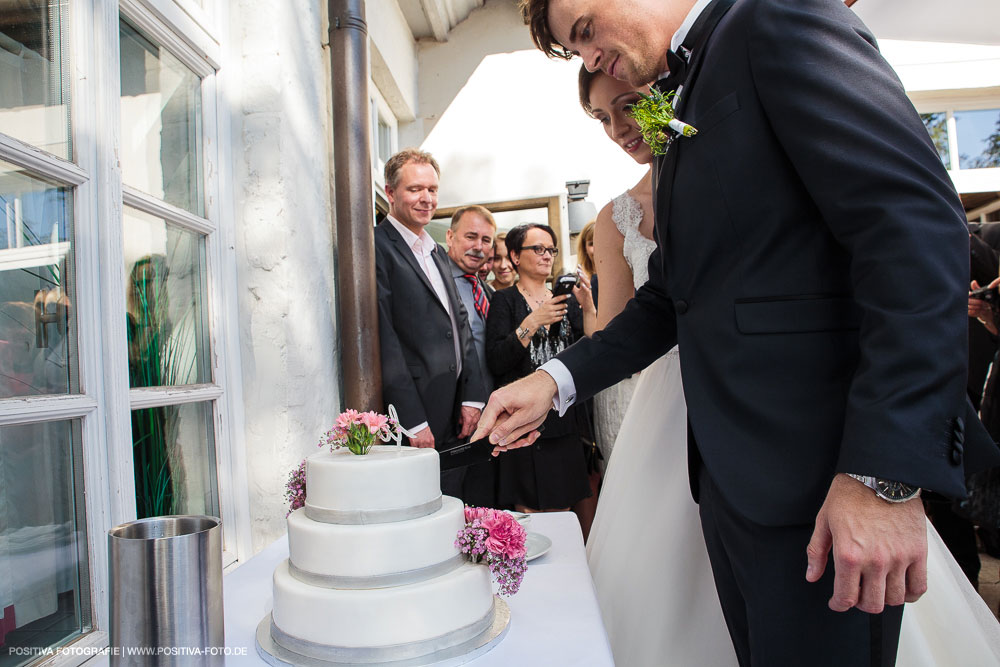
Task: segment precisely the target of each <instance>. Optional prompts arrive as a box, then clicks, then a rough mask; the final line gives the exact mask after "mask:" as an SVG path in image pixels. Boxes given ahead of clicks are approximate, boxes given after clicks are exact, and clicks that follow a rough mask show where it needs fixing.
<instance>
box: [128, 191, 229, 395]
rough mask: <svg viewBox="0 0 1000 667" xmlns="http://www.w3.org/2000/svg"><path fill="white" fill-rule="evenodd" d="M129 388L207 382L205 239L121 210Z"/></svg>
mask: <svg viewBox="0 0 1000 667" xmlns="http://www.w3.org/2000/svg"><path fill="white" fill-rule="evenodd" d="M124 223H125V234H124V238H125V272H126V282H125V289H126V294H125V305H126V309H127V312H126V314H125V316H126V319H127V322H128V325H127V332H128V367H129V385H130V386H131V387H133V388H135V387H159V386H176V385H184V384H200V383H203V382H211V380H212V374H211V369H210V368H209V363H208V353H209V345H208V327H207V308H206V299H205V294H206V291H207V286H206V276H205V238H204V237H203V236H202V235H201V234H198V233H196V232H192V231H189V230H186V229H182V228H180V227H177V226H176V225H172V224H169V223H168V222H166V221H165V220H163V219H162V218H158V217H155V216H152V215H149V214H148V213H143V212H142V211H138V210H136V209H133V208H127V207H126V208H125V214H124Z"/></svg>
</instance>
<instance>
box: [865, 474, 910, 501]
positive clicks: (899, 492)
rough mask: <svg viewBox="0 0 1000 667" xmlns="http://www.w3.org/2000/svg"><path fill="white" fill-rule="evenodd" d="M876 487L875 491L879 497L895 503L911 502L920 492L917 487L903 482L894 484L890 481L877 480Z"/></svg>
mask: <svg viewBox="0 0 1000 667" xmlns="http://www.w3.org/2000/svg"><path fill="white" fill-rule="evenodd" d="M875 486H876V488H875V491H876V492H877V493H878V495H880V496H882V497H883V498H885V499H886V500H890V501H893V502H900V501H903V500H909V499H910V498H912V497H913V496H915V495H916V494H917V491H918V489H917V487H915V486H910V485H909V484H903V483H902V482H893V481H892V480H888V479H876V480H875Z"/></svg>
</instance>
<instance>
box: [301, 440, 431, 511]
mask: <svg viewBox="0 0 1000 667" xmlns="http://www.w3.org/2000/svg"><path fill="white" fill-rule="evenodd" d="M440 497H441V479H440V463H439V461H438V453H437V451H435V450H434V449H415V448H413V447H396V446H395V445H376V446H375V447H372V449H371V451H369V452H368V453H367V454H365V455H362V456H359V455H356V454H352V453H351V452H350V451H348V450H347V449H338V450H336V451H334V452H330V451H323V452H320V453H318V454H314V455H313V456H310V457H309V458H308V459H307V461H306V507H307V508H313V509H314V510H320V511H324V510H326V511H331V512H344V511H346V512H356V511H368V512H371V511H375V512H378V511H382V510H407V509H411V508H420V507H423V506H427V505H429V504H433V503H435V502H437V501H438V499H439V498H440ZM438 504H439V503H438ZM431 511H433V510H431Z"/></svg>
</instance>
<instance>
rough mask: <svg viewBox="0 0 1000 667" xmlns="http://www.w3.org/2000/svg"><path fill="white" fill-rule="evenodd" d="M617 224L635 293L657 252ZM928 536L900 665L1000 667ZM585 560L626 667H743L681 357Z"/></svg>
mask: <svg viewBox="0 0 1000 667" xmlns="http://www.w3.org/2000/svg"><path fill="white" fill-rule="evenodd" d="M612 218H613V219H614V221H615V224H616V225H617V226H618V229H619V230H620V231H621V232H622V234H623V235H624V237H625V244H624V249H623V251H624V254H625V259H626V260H627V261H628V263H629V266H630V267H631V268H632V274H633V280H634V283H635V286H636V288H638V287H639V286H640V285H642V284H643V283H644V282H646V280H647V278H648V274H647V260H648V259H649V255H650V254H651V253H652V251H653V249H654V248H655V243H654V242H653V241H651V240H649V239H647V238H645V237H643V236H642V235H641V234H640V233H639V223H640V222H641V221H642V207H641V206H640V205H639V203H638V202H637V201H636V200H635V199H633V198H632V197H631V195H629V194H628V193H627V192H626V193H623V194H622V195H619V196H618V197H617V198H616V199H615V200H614V202H613V205H612ZM927 526H928V592H927V593H926V594H925V595H924V596H923V597H922V598H921V599H920V601H919V602H916V603H914V604H910V605H907V607H906V611H905V613H904V614H903V630H902V634H901V637H900V646H899V653H898V657H897V665H899V666H900V667H949V666H952V665H954V666H955V667H959V666H961V667H965V666H973V665H976V666H979V665H1000V624H998V622H997V620H996V618H995V617H994V616H993V615H992V614H991V613H990V611H989V609H987V607H986V605H985V603H984V602H983V601H982V599H981V598H980V597H979V595H978V594H977V593H976V592H975V590H973V588H972V586H971V585H970V584H969V582H968V580H967V579H966V578H965V575H964V574H963V573H962V571H961V569H960V568H959V567H958V564H957V563H956V562H955V560H954V559H953V558H952V557H951V554H950V553H948V550H947V548H946V547H945V546H944V543H943V542H941V539H940V537H938V534H937V532H936V531H935V530H934V529H933V528H932V527H931V526H930V523H929V522H928V524H927ZM587 559H588V562H589V564H590V571H591V574H592V576H593V578H594V585H595V587H596V590H597V599H598V602H599V604H600V607H601V614H602V615H603V617H604V625H605V628H606V629H607V631H608V638H609V640H610V642H611V650H612V653H613V654H614V658H615V662H616V663H617V664H618V665H622V666H623V667H647V666H648V667H659V666H661V665H678V666H686V665H697V666H699V667H701V666H703V667H736V665H737V660H736V653H735V651H734V650H733V646H732V643H731V641H730V639H729V632H728V630H727V629H726V624H725V620H724V619H723V616H722V608H721V606H720V604H719V600H718V596H717V594H716V590H715V582H714V580H713V578H712V569H711V566H710V564H709V560H708V552H707V550H706V548H705V542H704V539H703V537H702V533H701V521H700V519H699V517H698V506H697V505H696V504H695V503H694V501H693V500H692V498H691V491H690V486H689V484H688V473H687V408H686V406H685V404H684V391H683V389H682V387H681V372H680V359H679V356H678V351H677V349H676V348H675V349H673V350H671V351H670V352H669V353H667V354H666V355H664V356H663V357H661V358H659V359H658V360H656V361H655V362H654V363H653V364H652V365H651V366H649V367H648V368H647V369H646V370H644V371H643V372H642V374H641V375H640V377H639V383H638V386H637V387H636V390H635V394H634V398H633V400H632V402H631V403H630V404H629V407H628V410H627V411H626V413H625V418H624V421H623V422H622V426H621V429H620V431H619V433H618V440H617V444H616V446H615V447H614V449H613V451H612V455H611V459H610V461H608V471H607V473H606V475H605V479H604V486H603V488H602V490H601V496H600V500H599V502H598V505H597V516H596V517H595V519H594V524H593V527H592V528H591V531H590V537H589V539H588V541H587ZM803 559H804V555H803ZM804 572H805V562H804V560H803V573H804ZM803 576H804V575H803Z"/></svg>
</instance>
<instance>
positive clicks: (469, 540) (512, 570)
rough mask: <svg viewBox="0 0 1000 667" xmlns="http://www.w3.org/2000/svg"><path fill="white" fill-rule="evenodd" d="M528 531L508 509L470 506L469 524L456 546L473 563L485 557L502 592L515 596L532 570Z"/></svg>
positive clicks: (467, 518) (467, 519)
mask: <svg viewBox="0 0 1000 667" xmlns="http://www.w3.org/2000/svg"><path fill="white" fill-rule="evenodd" d="M527 536H528V534H527V533H526V532H525V530H524V528H523V527H522V526H521V524H519V523H518V522H517V521H516V520H515V519H514V517H512V516H511V515H510V514H508V513H507V512H503V511H500V510H495V509H491V508H488V507H466V508H465V527H464V528H462V530H460V531H458V537H457V538H456V540H455V547H456V548H457V549H458V550H459V551H461V552H462V553H463V554H465V555H467V556H468V557H469V560H471V561H472V562H473V563H479V562H482V561H483V560H485V561H486V564H487V565H488V566H489V568H490V573H491V574H492V575H493V579H494V580H495V581H496V582H497V585H498V586H499V588H500V593H501V595H513V594H514V593H517V589H518V588H520V586H521V580H522V579H524V573H525V571H526V570H527V569H528V562H527V560H526V556H527V553H528V551H527V549H526V548H525V546H524V543H525V540H526V539H527Z"/></svg>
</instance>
